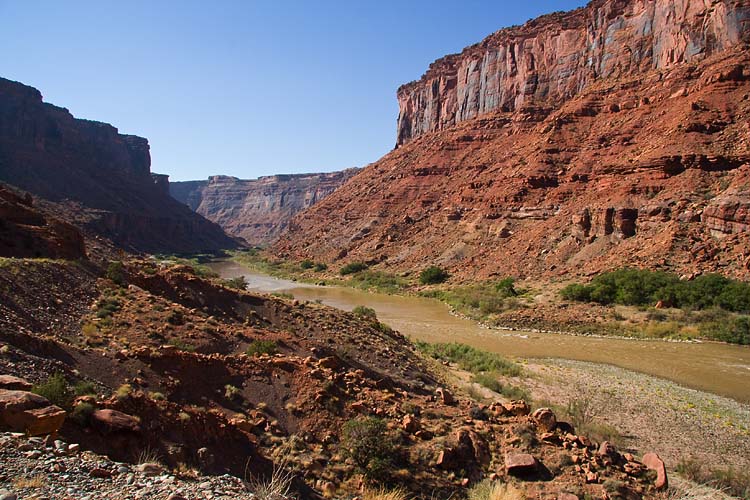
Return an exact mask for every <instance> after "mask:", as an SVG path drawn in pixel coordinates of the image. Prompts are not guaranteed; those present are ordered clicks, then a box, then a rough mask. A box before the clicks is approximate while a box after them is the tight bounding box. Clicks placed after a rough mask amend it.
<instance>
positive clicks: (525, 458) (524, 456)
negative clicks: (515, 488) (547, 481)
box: [505, 453, 538, 476]
mask: <svg viewBox="0 0 750 500" xmlns="http://www.w3.org/2000/svg"><path fill="white" fill-rule="evenodd" d="M537 465H538V463H537V461H536V458H534V456H533V455H530V454H528V453H508V454H507V455H505V472H507V473H508V474H510V475H511V476H525V475H528V474H533V473H535V472H536V471H537Z"/></svg>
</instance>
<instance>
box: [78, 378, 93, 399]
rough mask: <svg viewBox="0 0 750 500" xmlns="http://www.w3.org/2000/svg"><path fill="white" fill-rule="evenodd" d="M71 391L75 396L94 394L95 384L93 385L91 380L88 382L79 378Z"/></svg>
mask: <svg viewBox="0 0 750 500" xmlns="http://www.w3.org/2000/svg"><path fill="white" fill-rule="evenodd" d="M73 393H74V394H75V395H76V396H95V395H96V385H94V383H93V382H89V381H87V380H79V381H78V382H76V384H75V385H74V386H73Z"/></svg>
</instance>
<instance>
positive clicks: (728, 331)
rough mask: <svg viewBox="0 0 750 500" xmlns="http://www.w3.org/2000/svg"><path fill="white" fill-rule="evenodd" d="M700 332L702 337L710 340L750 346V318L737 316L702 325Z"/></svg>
mask: <svg viewBox="0 0 750 500" xmlns="http://www.w3.org/2000/svg"><path fill="white" fill-rule="evenodd" d="M699 330H700V333H701V335H703V336H704V337H707V338H710V339H714V340H719V341H722V342H729V343H732V344H740V345H750V316H737V317H735V318H723V319H720V320H717V321H710V322H706V323H701V324H700V327H699Z"/></svg>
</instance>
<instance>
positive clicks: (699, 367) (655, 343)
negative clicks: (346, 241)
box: [210, 261, 750, 403]
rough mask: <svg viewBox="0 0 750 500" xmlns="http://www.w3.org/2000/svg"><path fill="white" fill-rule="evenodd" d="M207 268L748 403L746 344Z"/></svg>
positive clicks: (407, 327)
mask: <svg viewBox="0 0 750 500" xmlns="http://www.w3.org/2000/svg"><path fill="white" fill-rule="evenodd" d="M210 267H211V268H212V269H213V270H214V271H216V272H217V273H219V275H220V276H221V277H222V278H235V277H238V276H244V277H245V278H246V279H247V282H248V290H251V291H257V292H264V293H274V292H286V293H290V294H292V295H294V297H295V298H296V299H299V300H309V301H315V300H319V301H321V302H322V303H323V304H326V305H329V306H333V307H337V308H339V309H344V310H347V311H351V310H352V309H353V308H354V307H356V306H360V305H361V306H367V307H371V308H373V309H374V310H375V311H376V312H377V314H378V319H380V321H382V322H384V323H386V324H388V325H390V326H391V327H392V328H394V329H396V330H398V331H400V332H401V333H403V334H404V335H407V336H409V337H411V338H412V339H415V340H424V341H427V342H461V343H464V344H469V345H471V346H473V347H477V348H480V349H484V350H486V351H492V352H496V353H500V354H503V355H506V356H509V357H516V358H561V359H572V360H578V361H591V362H595V363H607V364H611V365H615V366H619V367H621V368H626V369H629V370H635V371H638V372H641V373H646V374H648V375H654V376H656V377H661V378H665V379H668V380H672V381H674V382H677V383H679V384H681V385H683V386H686V387H690V388H693V389H699V390H702V391H707V392H711V393H714V394H719V395H722V396H727V397H730V398H732V399H735V400H737V401H740V402H743V403H750V347H747V346H738V345H727V344H720V343H714V342H702V343H686V342H665V341H659V340H631V339H622V338H613V337H586V336H573V335H563V334H555V333H537V332H524V331H506V330H496V329H488V328H484V327H482V326H480V325H479V324H477V323H476V322H474V321H471V320H468V319H463V318H459V317H456V316H454V315H453V314H451V313H450V309H449V308H448V306H446V305H445V304H443V303H442V302H439V301H437V300H434V299H426V298H420V297H410V296H400V295H386V294H379V293H369V292H365V291H362V290H357V289H354V288H347V287H339V286H317V285H309V284H304V283H298V282H295V281H290V280H283V279H277V278H273V277H271V276H267V275H264V274H259V273H257V272H254V271H250V270H249V269H247V268H245V267H243V266H241V265H240V264H237V263H236V262H233V261H218V262H214V263H211V264H210Z"/></svg>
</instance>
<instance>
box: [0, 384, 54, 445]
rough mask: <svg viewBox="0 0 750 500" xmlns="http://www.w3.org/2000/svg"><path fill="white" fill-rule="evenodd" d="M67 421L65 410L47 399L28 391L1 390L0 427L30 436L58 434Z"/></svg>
mask: <svg viewBox="0 0 750 500" xmlns="http://www.w3.org/2000/svg"><path fill="white" fill-rule="evenodd" d="M64 421H65V410H63V409H62V408H60V407H59V406H55V405H53V404H51V403H50V402H49V401H48V400H47V398H44V397H42V396H39V395H38V394H34V393H31V392H27V391H11V390H7V389H0V427H7V428H9V429H11V430H14V431H17V432H25V433H26V434H28V435H30V436H41V435H45V434H54V433H56V432H57V431H58V430H59V429H60V427H61V426H62V424H63V422H64Z"/></svg>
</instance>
